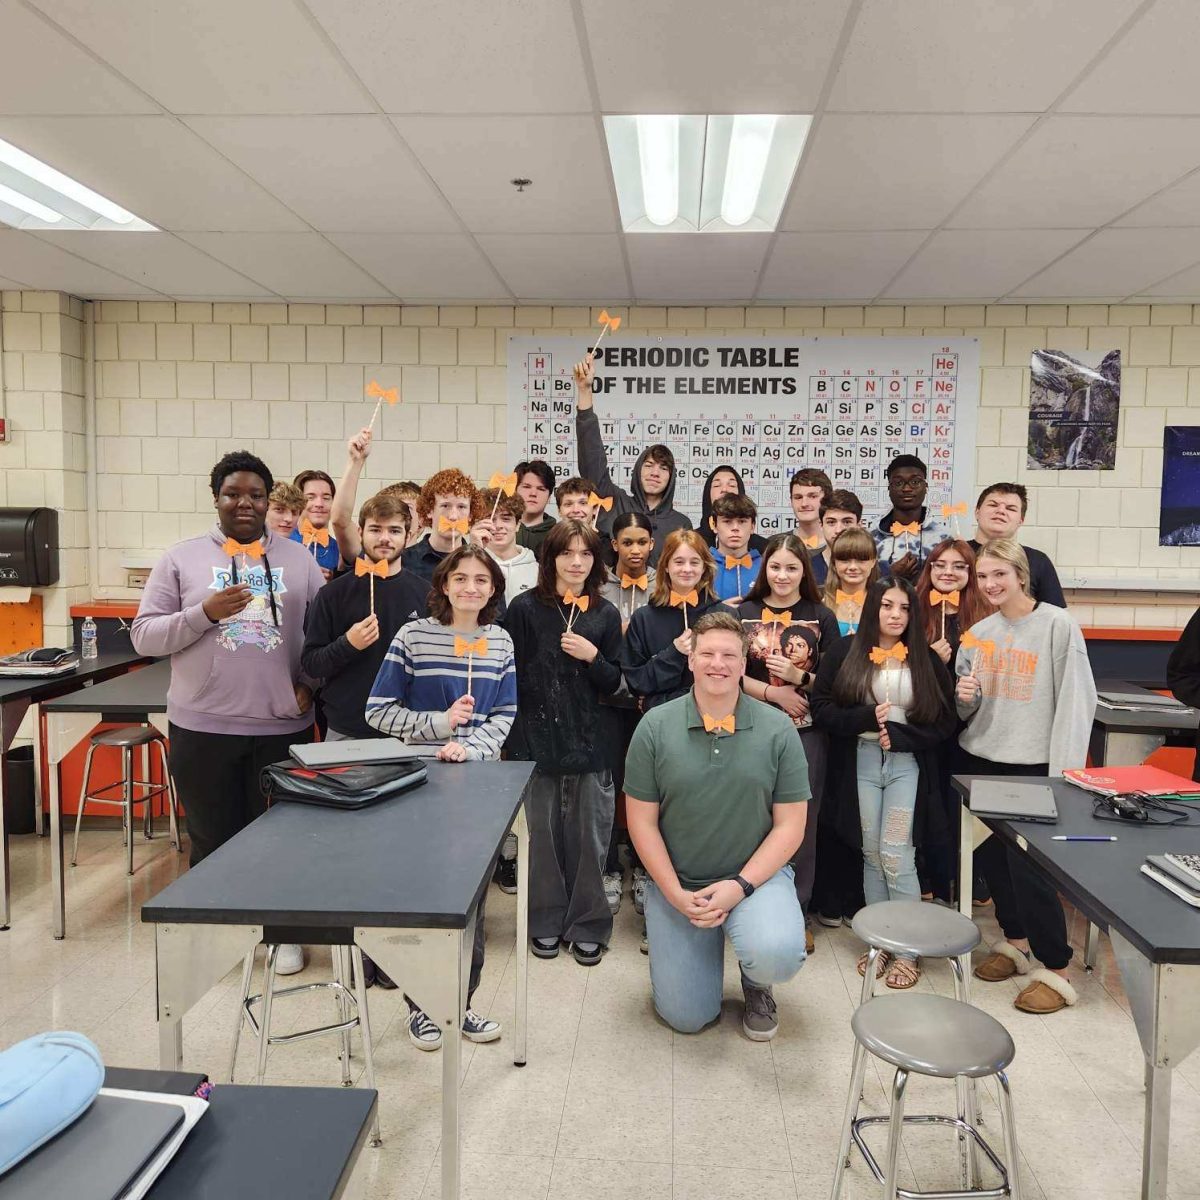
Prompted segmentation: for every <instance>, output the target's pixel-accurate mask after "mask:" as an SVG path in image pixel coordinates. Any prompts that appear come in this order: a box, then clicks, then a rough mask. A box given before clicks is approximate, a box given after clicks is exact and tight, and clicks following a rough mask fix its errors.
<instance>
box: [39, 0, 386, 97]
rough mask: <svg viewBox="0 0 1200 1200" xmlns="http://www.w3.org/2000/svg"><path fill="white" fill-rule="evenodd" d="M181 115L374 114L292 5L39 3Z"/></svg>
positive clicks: (276, 0) (257, 1)
mask: <svg viewBox="0 0 1200 1200" xmlns="http://www.w3.org/2000/svg"><path fill="white" fill-rule="evenodd" d="M33 2H34V3H36V4H37V7H38V8H40V9H41V10H42V11H43V12H44V13H45V14H46V15H47V16H48V17H50V18H51V19H52V20H53V21H55V22H57V23H58V24H59V25H60V26H62V28H64V29H65V30H66V31H67V32H68V33H70V34H72V35H73V36H74V37H76V38H78V39H79V40H80V41H81V42H82V43H83V44H84V45H86V46H88V47H89V48H90V49H91V50H94V51H95V52H96V53H97V54H98V55H99V56H100V57H101V58H103V59H104V60H105V61H107V62H109V63H111V64H112V65H113V66H114V67H115V68H116V69H117V70H118V71H120V72H121V73H122V74H123V75H124V76H125V77H126V78H127V79H130V80H132V81H133V82H134V83H135V84H137V85H138V87H140V88H143V89H144V90H145V91H147V92H149V93H150V95H152V96H153V97H154V98H155V99H156V100H157V101H158V102H159V103H160V104H161V105H162V106H163V107H164V108H166V109H169V110H170V111H171V112H175V113H305V112H318V113H321V112H323V113H330V112H368V111H370V107H369V102H368V101H367V99H366V97H365V96H364V95H363V93H362V89H361V88H360V87H359V86H358V85H357V84H356V83H355V82H354V80H353V78H352V77H351V76H350V75H349V73H348V72H347V71H346V69H345V68H344V67H343V66H342V64H341V63H340V62H339V61H338V58H337V55H335V54H333V53H331V51H330V50H329V47H328V46H327V45H326V44H325V42H324V39H323V38H322V37H321V35H320V34H319V33H318V32H317V30H316V29H314V28H313V24H312V22H311V21H310V20H309V19H308V18H307V17H306V16H305V15H304V13H303V11H302V9H301V7H300V5H298V4H295V3H293V2H292V0H254V2H253V3H251V4H246V3H244V2H243V0H171V3H169V4H164V3H154V4H148V3H146V2H145V0H104V3H103V4H96V3H94V2H93V0H33Z"/></svg>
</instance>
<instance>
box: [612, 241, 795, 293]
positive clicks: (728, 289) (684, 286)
mask: <svg viewBox="0 0 1200 1200" xmlns="http://www.w3.org/2000/svg"><path fill="white" fill-rule="evenodd" d="M771 236H772V235H771V234H769V233H635V234H628V235H627V236H626V238H625V248H626V252H627V253H628V255H629V269H630V272H631V274H632V275H633V290H634V292H635V294H636V295H637V298H638V301H639V302H640V303H664V304H671V303H692V302H703V301H712V302H713V303H722V302H735V301H746V300H749V299H751V298H752V297H753V295H754V292H755V288H756V287H757V286H758V282H759V277H760V275H761V272H762V261H763V255H764V254H766V252H767V247H768V245H770V242H771Z"/></svg>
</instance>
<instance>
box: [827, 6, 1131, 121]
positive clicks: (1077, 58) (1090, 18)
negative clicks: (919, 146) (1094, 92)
mask: <svg viewBox="0 0 1200 1200" xmlns="http://www.w3.org/2000/svg"><path fill="white" fill-rule="evenodd" d="M1139 3H1141V0H1087V3H1086V4H1084V3H1083V0H1074V2H1073V3H1063V0H1022V3H1019V4H1012V3H1009V4H984V3H966V4H964V3H963V2H962V0H904V3H897V0H866V3H865V4H864V6H863V10H862V12H861V14H860V15H859V18H858V21H857V23H856V24H855V26H854V33H853V35H852V36H851V38H850V43H849V45H848V46H847V48H846V53H845V55H844V56H843V59H842V66H841V70H840V71H839V72H838V75H837V79H836V80H835V82H834V85H833V90H832V92H831V93H830V97H829V103H828V108H829V110H830V111H834V112H836V111H849V112H1042V111H1044V110H1045V109H1046V108H1048V107H1049V106H1050V104H1051V102H1052V101H1053V100H1054V99H1055V98H1056V97H1057V96H1058V94H1059V93H1060V92H1061V91H1062V90H1063V88H1064V87H1065V86H1066V84H1067V82H1068V81H1069V80H1070V78H1071V76H1072V75H1073V74H1074V73H1075V72H1076V71H1078V70H1080V69H1081V68H1082V66H1083V64H1084V63H1086V62H1087V61H1088V60H1089V59H1090V58H1091V57H1092V56H1093V55H1094V54H1096V53H1097V51H1099V50H1100V48H1101V47H1102V46H1103V45H1104V43H1105V42H1107V41H1108V39H1109V38H1111V37H1112V36H1113V34H1114V33H1115V32H1116V31H1117V29H1118V28H1120V25H1121V23H1122V21H1124V20H1126V19H1127V18H1128V17H1129V16H1130V15H1131V14H1132V13H1133V12H1134V10H1135V9H1136V8H1137V7H1138V4H1139Z"/></svg>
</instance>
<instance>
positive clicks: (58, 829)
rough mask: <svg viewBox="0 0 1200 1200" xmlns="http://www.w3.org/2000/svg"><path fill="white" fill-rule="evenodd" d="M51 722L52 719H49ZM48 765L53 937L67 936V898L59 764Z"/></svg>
mask: <svg viewBox="0 0 1200 1200" xmlns="http://www.w3.org/2000/svg"><path fill="white" fill-rule="evenodd" d="M51 720H53V718H51ZM60 761H61V760H60V759H56V758H53V757H52V761H51V763H50V896H51V903H52V904H53V906H54V918H53V927H54V937H55V940H56V941H62V939H63V938H65V937H66V936H67V897H66V892H65V891H64V890H63V888H64V884H63V840H62V797H61V796H60V795H59V766H58V764H59V762H60Z"/></svg>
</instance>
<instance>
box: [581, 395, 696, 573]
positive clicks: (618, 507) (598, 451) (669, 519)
mask: <svg viewBox="0 0 1200 1200" xmlns="http://www.w3.org/2000/svg"><path fill="white" fill-rule="evenodd" d="M575 433H576V436H577V438H578V442H579V474H580V475H582V476H583V478H584V479H590V480H591V481H592V482H593V483H594V484H595V485H596V491H597V493H599V495H601V496H611V497H612V498H613V506H612V509H611V511H609V512H605V511H604V510H603V509H601V510H600V514H599V516H600V520H599V523H598V524H599V530H600V536H601V537H602V538H603V539H604V543H605V545H608V542H609V539H611V538H612V524H613V521H615V520H616V519H617V517H619V516H620V515H621V513H626V512H639V513H643V514H644V515H645V516H647V517H649V518H650V527H651V536H652V537H653V538H654V549H653V550H652V551H651V552H650V565H651V566H652V567H653V566H655V565H657V563H658V556H659V553H660V552H661V551H662V544H663V539H664V538H665V537H666V536H667V534H668V533H670V532H671V531H672V530H673V529H691V528H692V522H691V520H690V519H689V518H688V517H686V516H685V515H684V514H683V513H681V512H678V511H676V509H675V508H674V507H673V505H674V503H675V478H674V476H672V477H671V479H670V481H669V482H668V483H667V490H666V492H665V493H664V494H663V498H662V499H661V500H660V501H659V502H658V505H657V507H655V508H650V507H649V505H647V503H646V493H645V492H644V491H642V463H643V462H645V461H646V451H645V450H643V451H642V452H641V454H639V455H638V457H637V462H635V463H634V464H633V475H632V477H631V479H630V485H629V486H630V487H631V488H632V489H633V495H630V494H629V492H627V491H625V490H624V489H623V488H620V487H618V486H617V485H616V483H615V482H614V481H613V477H612V475H610V474H609V471H608V457H607V455H606V454H605V453H604V441H603V439H602V438H601V437H600V418H599V417H597V416H596V410H595V409H594V408H585V409H583V410H582V411H579V410H577V411H576V413H575Z"/></svg>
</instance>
